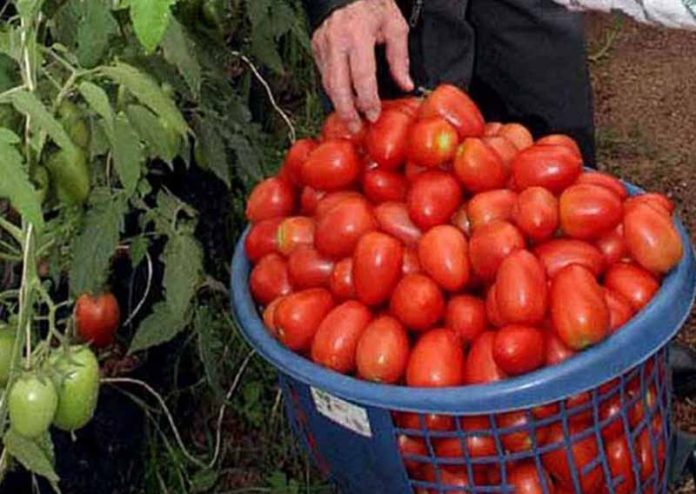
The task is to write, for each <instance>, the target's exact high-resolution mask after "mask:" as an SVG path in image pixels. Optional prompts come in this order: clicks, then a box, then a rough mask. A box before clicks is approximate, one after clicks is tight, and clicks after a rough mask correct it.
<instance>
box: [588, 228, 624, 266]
mask: <svg viewBox="0 0 696 494" xmlns="http://www.w3.org/2000/svg"><path fill="white" fill-rule="evenodd" d="M595 246H596V247H597V248H598V249H599V250H600V252H601V253H602V254H603V255H604V260H605V261H606V262H605V264H606V265H607V266H611V265H612V264H614V263H617V262H619V261H621V260H622V259H624V258H626V257H628V247H627V246H626V239H625V238H624V228H623V224H622V223H619V224H618V225H616V228H614V229H613V230H611V231H609V232H607V233H605V234H604V235H602V236H601V237H599V238H598V239H597V240H596V241H595Z"/></svg>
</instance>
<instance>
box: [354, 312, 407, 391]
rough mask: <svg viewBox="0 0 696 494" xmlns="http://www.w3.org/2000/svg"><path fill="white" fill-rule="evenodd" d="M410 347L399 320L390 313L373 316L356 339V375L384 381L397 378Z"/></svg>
mask: <svg viewBox="0 0 696 494" xmlns="http://www.w3.org/2000/svg"><path fill="white" fill-rule="evenodd" d="M410 347H411V345H410V342H409V340H408V334H407V333H406V328H404V327H403V325H402V324H401V323H400V322H399V321H397V320H396V319H395V318H393V317H391V316H380V317H377V318H376V319H373V320H372V322H370V323H369V324H368V325H367V327H366V328H365V330H364V331H363V334H362V336H361V337H360V341H359V342H358V347H357V350H356V354H355V360H356V363H357V367H358V375H359V376H360V377H361V378H363V379H366V380H368V381H375V382H380V383H385V384H394V383H397V382H399V381H400V380H401V377H402V376H403V375H404V372H405V371H406V366H407V364H408V356H409V353H410V351H411V348H410Z"/></svg>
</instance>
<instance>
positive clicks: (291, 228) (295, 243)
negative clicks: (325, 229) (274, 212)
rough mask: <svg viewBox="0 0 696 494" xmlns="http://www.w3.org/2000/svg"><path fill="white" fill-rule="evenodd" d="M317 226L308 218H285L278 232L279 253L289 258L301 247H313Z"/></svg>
mask: <svg viewBox="0 0 696 494" xmlns="http://www.w3.org/2000/svg"><path fill="white" fill-rule="evenodd" d="M315 232H316V224H315V223H314V220H313V219H312V218H309V217H307V216H290V217H288V218H285V219H284V220H283V221H282V222H281V223H280V225H278V231H277V232H276V235H277V240H276V243H277V245H278V251H279V252H280V253H281V254H283V255H285V256H289V255H290V254H291V253H292V251H293V250H295V249H296V248H297V247H299V246H300V245H308V246H311V245H312V244H313V243H314V235H315Z"/></svg>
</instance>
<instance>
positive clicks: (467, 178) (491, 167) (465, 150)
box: [454, 137, 509, 194]
mask: <svg viewBox="0 0 696 494" xmlns="http://www.w3.org/2000/svg"><path fill="white" fill-rule="evenodd" d="M454 174H455V175H456V176H457V178H458V179H459V181H460V182H461V183H462V185H463V186H464V188H465V189H466V190H467V191H468V192H471V193H473V194H476V193H478V192H484V191H486V190H493V189H502V188H503V187H505V184H506V183H507V181H508V177H509V172H508V169H507V166H505V163H503V160H502V158H501V157H500V156H499V155H498V153H496V152H495V151H494V150H493V149H492V148H491V147H489V146H488V145H487V144H486V143H485V142H484V141H483V140H481V139H478V138H474V137H470V138H468V139H466V140H465V141H464V142H463V143H462V144H461V145H460V146H459V148H458V149H457V154H456V156H455V158H454Z"/></svg>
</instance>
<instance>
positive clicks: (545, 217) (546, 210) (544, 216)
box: [512, 187, 559, 242]
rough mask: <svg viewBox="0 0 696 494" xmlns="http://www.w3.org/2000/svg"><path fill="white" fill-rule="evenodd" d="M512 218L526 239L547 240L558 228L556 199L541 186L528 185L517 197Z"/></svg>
mask: <svg viewBox="0 0 696 494" xmlns="http://www.w3.org/2000/svg"><path fill="white" fill-rule="evenodd" d="M512 219H513V221H514V222H515V224H516V225H517V228H519V229H520V231H521V232H522V233H523V234H524V235H525V236H526V237H527V238H528V239H530V240H532V241H534V242H541V241H543V240H548V239H549V238H551V237H552V236H553V234H554V233H555V232H556V230H557V228H558V221H559V220H558V199H556V197H555V196H554V195H553V194H552V193H551V192H549V191H548V190H547V189H545V188H543V187H529V188H528V189H525V190H523V191H522V192H520V194H519V196H518V197H517V201H516V203H515V205H514V207H513V209H512Z"/></svg>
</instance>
